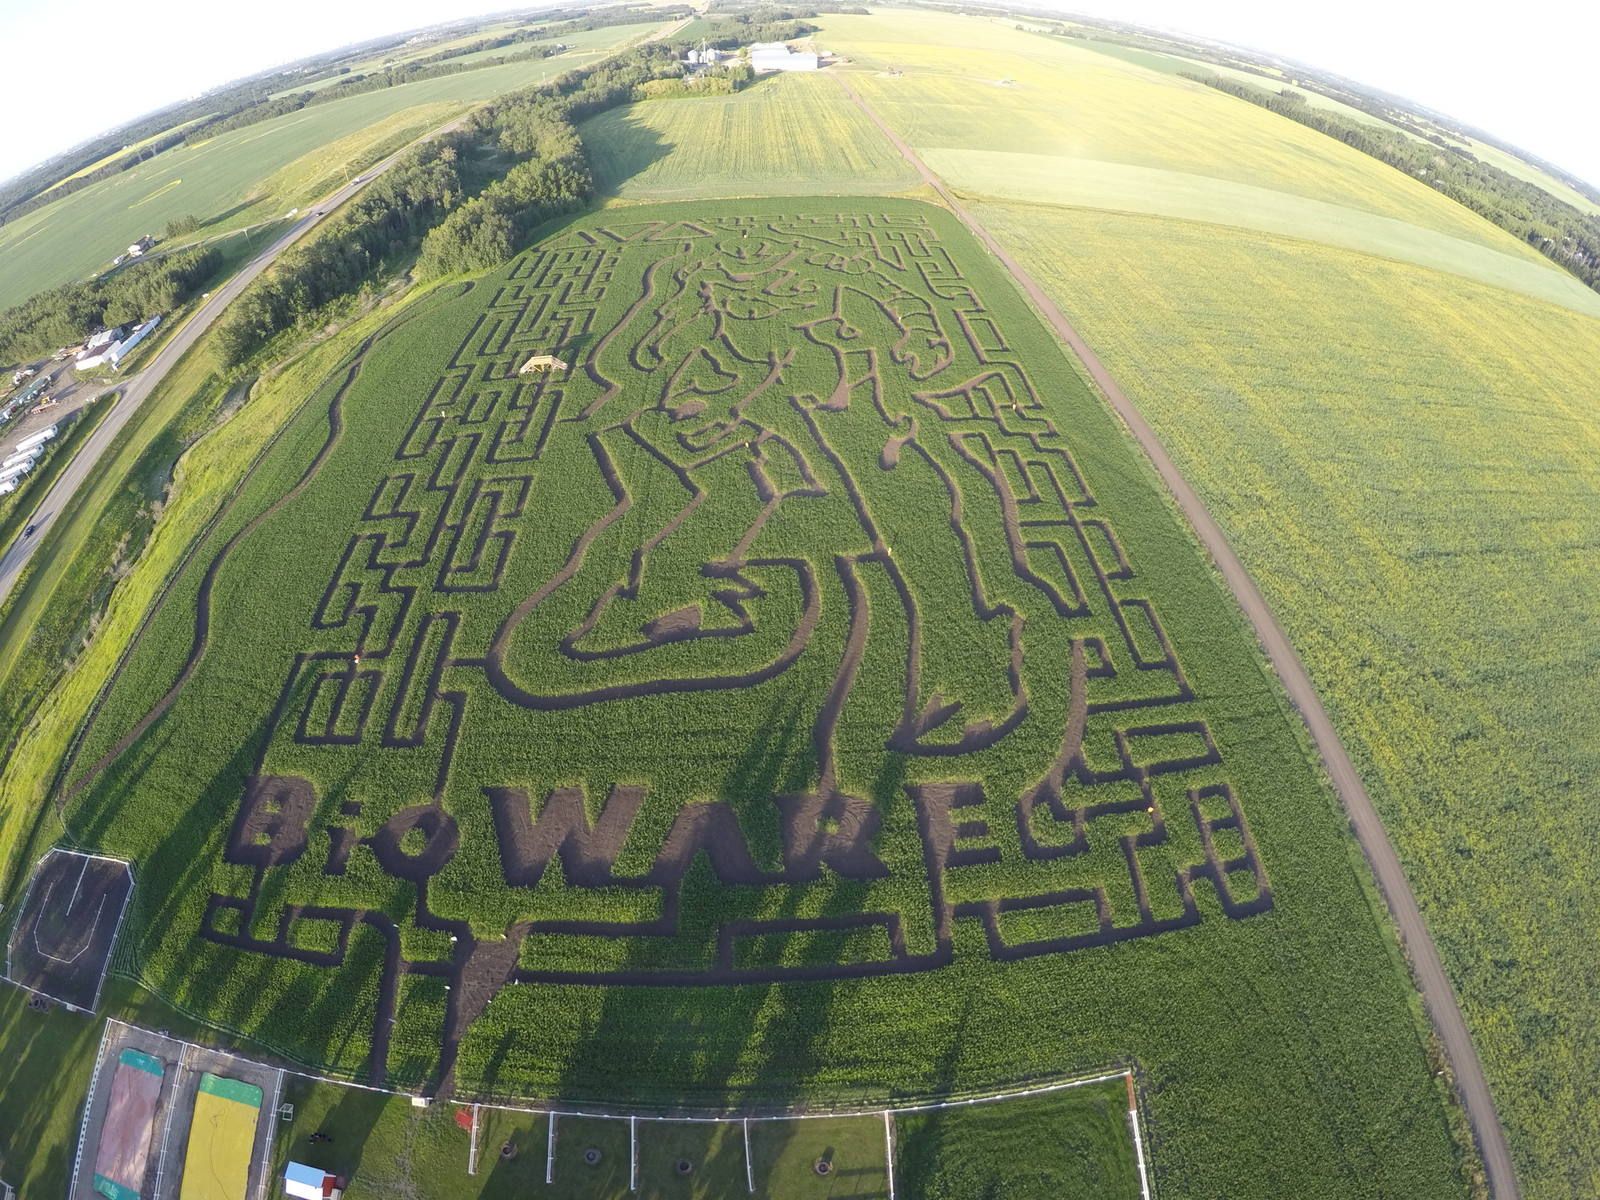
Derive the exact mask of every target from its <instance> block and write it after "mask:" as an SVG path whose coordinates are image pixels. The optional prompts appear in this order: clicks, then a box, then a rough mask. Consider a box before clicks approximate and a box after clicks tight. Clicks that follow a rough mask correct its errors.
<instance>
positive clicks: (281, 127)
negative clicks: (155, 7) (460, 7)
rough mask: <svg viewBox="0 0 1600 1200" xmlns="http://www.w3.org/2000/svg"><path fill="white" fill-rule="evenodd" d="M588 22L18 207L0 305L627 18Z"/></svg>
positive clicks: (309, 176)
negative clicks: (570, 35) (528, 50)
mask: <svg viewBox="0 0 1600 1200" xmlns="http://www.w3.org/2000/svg"><path fill="white" fill-rule="evenodd" d="M595 33H596V34H603V35H605V38H603V39H600V38H597V39H594V40H592V42H588V43H586V45H585V49H584V50H583V51H582V52H578V51H574V52H569V53H567V54H558V55H556V56H555V57H553V58H539V59H530V60H528V61H525V62H515V63H505V64H502V65H500V66H493V67H482V68H479V69H478V70H473V71H466V72H463V73H461V74H459V75H445V76H441V77H439V78H437V79H425V80H422V81H421V82H419V83H408V84H405V85H403V86H401V87H393V88H387V89H384V90H382V91H377V92H367V93H364V94H362V95H359V96H351V97H349V98H348V99H345V100H338V101H334V102H332V103H329V104H322V105H316V106H313V107H311V108H307V109H303V110H301V111H299V112H293V113H288V114H286V115H284V116H281V117H276V118H274V119H272V120H270V121H263V122H260V123H259V124H256V125H247V126H245V127H244V128H242V129H235V130H232V131H231V132H228V133H223V134H219V135H217V136H216V137H214V138H209V139H207V140H206V141H203V142H200V143H198V144H196V145H192V146H181V147H178V148H176V149H173V150H168V151H166V152H165V153H163V154H158V155H156V156H155V157H154V158H152V159H150V160H149V161H148V162H145V163H142V164H140V165H139V166H137V167H134V168H133V169H131V170H128V171H123V172H121V173H119V174H117V175H113V176H111V177H110V178H108V179H103V180H100V181H99V182H98V183H95V184H92V185H90V186H89V187H86V188H84V189H83V190H82V191H79V192H74V193H73V194H72V195H70V196H66V197H63V198H62V199H61V200H58V201H57V202H55V203H54V204H48V205H46V206H45V207H44V208H41V209H38V210H37V211H35V212H31V213H28V214H27V215H26V216H23V217H19V218H18V219H17V220H15V221H11V222H9V223H7V224H6V225H4V226H0V259H3V260H4V262H5V271H4V272H3V273H0V306H6V305H11V304H15V303H17V302H18V301H19V300H22V299H24V298H26V297H27V296H30V295H32V294H33V293H34V292H37V291H40V290H41V289H43V288H46V287H49V286H51V285H53V284H57V283H61V282H63V281H65V280H67V279H73V278H77V277H80V276H83V275H87V274H89V273H91V272H93V271H95V270H100V269H104V268H105V267H108V266H109V265H110V263H111V260H112V259H113V258H114V257H116V256H117V255H118V254H121V253H122V252H123V250H124V249H125V248H126V247H127V246H128V244H129V243H130V242H132V241H133V240H134V239H135V238H137V237H139V236H140V235H141V234H145V233H157V234H159V233H160V232H161V231H162V229H164V228H165V227H166V224H167V222H168V221H171V220H173V219H174V218H177V217H182V216H187V215H191V214H192V215H194V216H197V217H199V218H200V219H201V220H202V221H203V222H206V224H207V229H206V232H208V233H215V232H218V231H220V230H223V229H227V228H232V227H235V226H238V225H243V224H246V223H249V222H252V221H262V220H267V219H269V218H272V217H277V216H281V215H283V213H284V212H285V211H286V210H288V209H289V208H291V207H294V206H296V205H304V204H307V203H310V202H312V201H314V200H316V199H318V198H320V197H321V196H322V195H325V194H326V192H327V191H328V190H329V188H330V187H331V186H332V185H334V184H336V183H343V181H344V176H343V171H342V169H341V167H342V164H343V163H345V162H349V161H351V159H350V158H349V157H345V158H341V159H340V160H338V161H334V160H331V159H329V158H328V157H327V155H326V154H325V153H324V152H323V148H324V147H327V146H328V145H329V144H330V143H336V144H338V145H339V146H341V147H343V148H345V149H347V150H348V151H349V152H350V153H351V155H353V156H355V158H354V160H355V161H356V162H357V164H358V168H359V166H365V165H370V164H371V163H372V162H375V161H376V160H377V158H378V157H381V154H382V153H383V152H387V151H389V150H392V149H395V148H398V145H400V144H403V142H404V140H406V139H405V138H404V137H403V136H401V137H400V140H399V141H395V140H394V139H395V138H396V136H397V135H404V134H406V133H409V134H410V135H411V136H412V137H415V136H417V135H420V134H421V133H424V132H426V131H427V130H428V129H431V128H436V127H437V126H439V125H442V124H444V123H445V122H446V121H447V120H449V118H450V116H451V115H452V114H453V113H457V112H462V111H465V110H466V109H467V108H468V107H469V106H471V105H472V104H474V103H477V102H479V101H482V100H487V99H490V98H491V97H494V96H497V95H499V94H500V93H502V92H507V91H512V90H515V89H517V88H523V87H527V86H529V85H531V84H535V83H539V82H542V81H544V80H547V79H551V78H554V77H555V76H557V75H559V74H561V73H562V72H563V71H568V70H571V69H572V68H573V67H574V66H576V65H581V64H582V63H585V62H590V61H593V58H594V53H591V52H598V51H600V50H602V49H604V48H606V47H608V46H614V45H620V44H621V43H623V42H626V41H629V40H632V38H633V37H635V36H637V34H638V30H637V29H636V28H635V27H634V26H628V25H620V26H613V27H610V28H607V29H604V30H597V31H595ZM279 185H282V186H279ZM319 189H320V190H319Z"/></svg>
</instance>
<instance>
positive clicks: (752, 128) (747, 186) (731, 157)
mask: <svg viewBox="0 0 1600 1200" xmlns="http://www.w3.org/2000/svg"><path fill="white" fill-rule="evenodd" d="M582 133H583V140H584V145H585V146H586V147H587V148H588V151H589V158H590V162H591V164H592V166H593V168H594V174H595V183H596V185H597V186H598V187H599V188H600V190H601V191H602V192H607V193H610V194H613V195H617V196H621V197H624V198H626V199H629V200H689V199H700V198H709V197H718V196H774V195H794V194H803V193H812V192H816V193H824V194H834V195H838V194H855V193H863V192H865V193H893V192H897V191H906V190H909V189H911V188H913V187H915V186H916V185H917V184H918V182H919V180H918V179H917V177H916V173H915V172H913V171H912V170H911V168H910V167H909V166H908V165H907V164H906V161H905V159H903V158H901V157H900V155H899V154H898V153H897V152H896V151H895V149H894V147H893V146H891V145H889V143H888V141H887V140H886V139H885V138H884V136H883V135H882V134H881V133H880V132H878V130H877V129H875V128H874V127H873V126H872V124H871V122H869V121H868V120H867V118H866V117H865V116H864V115H863V114H862V112H861V110H860V109H858V108H857V107H856V106H855V105H854V104H851V103H850V101H849V98H848V97H846V96H845V94H844V92H843V91H842V90H841V89H840V88H839V87H838V86H837V85H836V84H835V83H834V82H833V80H831V79H828V78H825V77H823V76H820V75H779V76H775V77H771V78H768V79H764V80H761V81H760V82H758V83H757V84H756V85H755V86H753V87H750V88H746V89H745V90H744V91H741V92H736V93H734V94H733V95H731V96H710V97H706V98H704V99H693V100H674V101H670V102H662V101H651V102H647V103H644V104H634V105H630V106H628V107H626V108H617V109H612V110H611V111H610V112H607V113H603V114H601V115H600V116H598V117H595V118H594V119H592V120H590V121H588V122H586V123H585V124H584V126H583V129H582Z"/></svg>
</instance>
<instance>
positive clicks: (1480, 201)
mask: <svg viewBox="0 0 1600 1200" xmlns="http://www.w3.org/2000/svg"><path fill="white" fill-rule="evenodd" d="M1183 74H1185V75H1187V76H1188V77H1189V78H1191V79H1194V80H1196V81H1198V82H1200V83H1203V84H1205V85H1207V86H1208V87H1213V88H1216V89H1218V90H1219V91H1223V92H1227V93H1228V94H1230V95H1233V96H1238V97H1239V98H1240V99H1242V100H1248V101H1250V102H1251V103H1252V104H1259V105H1260V106H1261V107H1262V108H1266V109H1270V110H1272V111H1273V112H1275V113H1278V114H1279V115H1280V116H1285V117H1288V118H1289V119H1290V120H1291V121H1298V122H1299V123H1300V124H1302V125H1306V126H1309V127H1310V128H1312V129H1315V130H1318V131H1319V132H1321V133H1325V134H1327V135H1328V136H1329V137H1334V138H1338V139H1339V140H1340V141H1341V142H1344V143H1345V144H1346V145H1347V146H1351V147H1353V148H1354V149H1357V150H1360V151H1361V152H1362V153H1363V154H1369V155H1371V156H1372V157H1373V158H1376V159H1379V160H1381V161H1382V162H1386V163H1388V164H1389V165H1390V166H1392V167H1396V168H1398V169H1399V170H1402V171H1405V172H1406V173H1407V174H1409V175H1414V176H1416V177H1417V178H1418V179H1421V180H1422V181H1423V182H1425V183H1427V184H1429V185H1431V186H1432V187H1433V188H1435V189H1436V190H1438V191H1439V192H1442V193H1443V194H1444V195H1446V196H1449V197H1450V198H1451V199H1452V200H1455V201H1456V202H1458V203H1460V204H1464V205H1466V207H1468V208H1470V209H1472V211H1473V212H1475V213H1477V214H1479V215H1480V216H1482V217H1486V218H1487V219H1488V220H1490V221H1493V222H1494V223H1495V224H1496V225H1498V226H1500V228H1502V229H1504V230H1506V231H1507V232H1509V233H1511V234H1513V235H1515V236H1516V237H1519V238H1521V239H1522V240H1523V241H1525V242H1527V243H1528V244H1529V245H1530V246H1532V247H1533V248H1534V249H1536V250H1538V251H1539V252H1540V253H1542V254H1543V255H1545V257H1547V258H1549V259H1550V260H1551V261H1553V262H1555V263H1556V264H1557V265H1559V266H1561V267H1564V268H1565V269H1566V270H1568V271H1570V272H1571V273H1572V274H1573V275H1576V276H1577V277H1578V278H1579V279H1581V280H1582V281H1583V282H1584V283H1586V284H1588V285H1589V286H1590V287H1591V288H1594V289H1595V290H1596V291H1600V217H1597V216H1594V215H1591V214H1589V213H1583V212H1579V211H1578V209H1576V208H1574V207H1573V206H1572V205H1570V204H1568V203H1566V202H1565V201H1563V200H1558V199H1557V198H1556V197H1554V196H1552V195H1551V194H1550V193H1549V192H1547V191H1545V189H1544V188H1542V187H1539V186H1538V185H1537V184H1534V183H1529V182H1528V181H1527V180H1524V179H1518V178H1517V177H1516V176H1515V175H1512V174H1510V173H1508V172H1506V171H1502V170H1501V169H1500V168H1499V167H1495V166H1491V165H1490V164H1488V163H1486V162H1483V161H1482V160H1480V159H1479V158H1478V157H1477V156H1475V155H1474V154H1472V153H1471V152H1469V151H1467V150H1465V149H1461V148H1459V147H1456V146H1452V145H1449V144H1448V143H1445V142H1444V141H1443V139H1433V141H1432V142H1430V143H1423V142H1421V141H1418V140H1417V139H1416V138H1415V137H1413V136H1411V135H1409V134H1405V133H1402V132H1400V131H1399V130H1398V129H1384V128H1380V127H1377V126H1373V125H1368V124H1365V123H1362V122H1358V121H1355V120H1353V119H1351V118H1349V117H1345V116H1342V115H1340V114H1339V113H1337V112H1333V111H1331V110H1328V109H1324V108H1317V107H1314V106H1313V105H1311V104H1309V103H1307V102H1306V98H1305V97H1304V96H1303V95H1301V94H1300V93H1299V92H1297V91H1295V90H1294V89H1293V88H1283V89H1281V90H1280V91H1276V92H1274V91H1268V90H1266V89H1265V88H1258V87H1252V86H1251V85H1250V84H1247V83H1242V82H1240V81H1238V80H1234V79H1223V78H1219V77H1218V76H1216V75H1211V74H1207V73H1201V72H1188V71H1185V72H1183Z"/></svg>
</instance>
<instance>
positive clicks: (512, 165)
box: [217, 5, 820, 365]
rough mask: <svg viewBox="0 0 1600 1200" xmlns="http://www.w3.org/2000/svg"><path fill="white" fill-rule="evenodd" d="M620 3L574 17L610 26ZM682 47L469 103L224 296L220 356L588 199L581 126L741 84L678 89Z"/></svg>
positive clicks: (467, 256) (439, 270) (478, 262)
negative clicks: (438, 133)
mask: <svg viewBox="0 0 1600 1200" xmlns="http://www.w3.org/2000/svg"><path fill="white" fill-rule="evenodd" d="M629 11H630V10H626V9H623V10H617V11H616V13H614V14H605V15H602V16H595V17H590V18H585V21H592V22H598V23H602V24H605V23H612V22H614V21H616V20H620V19H622V17H623V15H624V14H626V13H628V12H629ZM685 11H687V10H685ZM817 11H820V10H818V9H815V8H807V9H804V10H793V9H782V8H776V7H773V6H770V5H758V6H754V7H743V8H739V9H738V10H736V11H733V12H729V13H719V14H718V15H717V19H716V20H715V22H714V23H713V24H712V26H711V28H710V30H709V31H708V32H707V33H706V34H705V35H704V36H705V38H706V40H707V41H709V42H710V43H711V44H713V45H724V44H726V45H729V46H735V45H743V44H747V43H748V42H750V41H762V40H778V39H783V38H793V37H798V36H801V35H802V34H804V33H805V32H808V31H809V30H811V29H814V28H815V26H811V25H807V24H806V23H805V22H804V21H803V20H802V19H801V18H802V17H803V16H806V15H814V14H815V13H816V12H817ZM633 15H635V16H637V13H634V14H633ZM699 40H700V39H699V38H695V39H694V41H695V42H696V44H698V42H699ZM686 48H687V44H686V43H684V42H682V41H677V42H658V43H651V44H646V45H642V46H638V47H635V48H634V49H632V50H630V51H629V52H628V53H626V54H624V55H622V56H620V57H617V58H613V59H610V60H607V61H604V62H600V63H596V64H595V65H593V66H589V67H584V68H582V69H580V70H577V71H570V72H568V73H566V74H564V75H562V76H560V77H559V78H557V79H555V80H553V81H551V82H550V83H546V84H541V85H538V86H536V87H532V88H527V89H524V90H523V91H520V92H513V93H511V94H509V95H507V96H504V97H501V98H500V99H499V100H497V101H495V102H494V103H493V104H489V105H486V106H484V107H482V108H480V109H478V110H477V111H476V112H474V113H473V114H472V116H471V117H469V118H468V119H467V120H466V122H465V123H464V124H463V125H462V127H461V128H460V129H459V130H457V131H456V132H455V133H453V134H451V135H450V137H449V138H446V139H439V140H437V141H435V142H432V143H429V144H427V145H425V146H423V147H421V148H419V149H418V150H416V151H413V152H412V154H411V155H410V156H409V157H408V158H407V159H405V160H402V162H401V163H400V164H399V165H397V166H396V167H395V168H394V169H393V170H392V171H390V172H388V173H387V174H386V175H383V176H380V177H379V178H378V179H377V180H375V181H373V183H372V184H370V185H369V186H368V187H367V189H366V190H365V191H364V192H363V193H362V194H361V196H360V198H359V199H357V200H355V201H353V202H352V204H351V206H350V208H349V210H348V211H346V212H345V213H344V214H342V215H341V216H339V217H338V218H337V219H336V220H335V221H334V222H332V223H330V226H329V227H328V229H327V230H326V231H325V232H324V233H323V234H322V235H320V236H319V237H318V238H317V239H316V240H315V241H314V242H312V243H311V244H309V245H307V246H305V247H303V248H296V249H295V250H291V251H288V252H286V253H285V254H284V255H283V257H282V258H280V259H279V261H278V263H277V264H276V265H275V266H274V267H273V269H272V270H271V271H269V272H267V273H266V274H265V275H263V276H262V277H261V278H260V279H259V280H257V281H256V283H255V284H254V285H252V287H251V288H250V289H248V290H246V292H245V293H244V294H243V295H242V296H240V297H239V299H238V300H237V301H235V302H234V304H233V306H232V308H231V309H230V310H229V312H228V314H227V316H225V317H224V318H223V320H222V322H221V323H220V324H219V325H218V328H217V339H218V345H219V348H220V351H221V354H222V357H223V359H224V361H225V362H227V363H228V364H229V365H233V364H235V363H238V362H241V361H243V360H244V359H245V358H247V357H249V356H250V355H251V354H253V353H255V351H256V350H258V349H259V348H260V347H261V346H262V345H264V344H265V343H266V342H267V341H268V340H270V339H271V338H272V337H274V336H275V335H277V334H278V333H280V332H282V331H283V330H285V329H289V328H291V327H292V326H294V325H296V324H298V323H300V322H302V321H304V320H307V319H309V318H310V317H311V316H312V314H313V313H315V312H316V311H317V310H318V309H319V308H321V307H322V306H323V305H325V304H327V303H329V302H330V301H332V300H335V299H337V298H339V297H341V296H345V295H349V294H351V293H353V292H355V291H357V290H359V289H360V288H361V287H363V286H365V285H366V284H367V283H368V282H370V281H371V280H372V279H373V278H375V277H376V275H377V274H378V272H379V271H380V270H381V269H382V268H383V267H384V265H385V264H386V263H391V264H392V263H397V262H400V261H402V260H404V259H405V258H406V257H408V256H409V255H410V254H411V253H412V252H415V253H416V255H417V258H416V264H415V268H414V270H415V274H416V275H417V277H418V278H421V279H433V278H437V277H439V276H442V275H451V274H455V273H457V272H467V271H482V270H486V269H488V268H490V267H493V266H495V265H497V264H499V263H502V262H504V261H505V260H506V259H508V258H510V257H511V256H512V255H513V254H515V253H516V252H517V251H518V250H519V249H520V248H521V247H522V246H523V245H525V244H526V243H527V241H528V240H529V239H530V238H531V237H532V236H533V233H534V231H535V230H536V229H538V228H539V227H540V226H541V225H543V224H544V223H545V222H547V221H549V220H551V219H553V218H555V217H559V216H562V215H564V214H567V213H571V212H575V211H577V210H578V209H581V208H583V207H584V206H585V205H587V204H588V203H589V202H590V200H591V199H592V198H593V194H594V182H593V179H592V177H591V175H590V172H589V163H588V158H587V156H586V155H585V153H584V148H583V141H582V139H581V138H580V137H579V135H578V131H577V126H578V125H579V124H580V123H581V122H583V121H585V120H587V119H588V118H590V117H592V116H595V115H596V114H598V113H601V112H604V111H606V110H607V109H610V108H614V107H616V106H618V105H621V104H631V103H634V102H637V101H642V100H648V99H655V98H659V97H663V96H675V95H706V94H714V93H718V92H729V91H733V90H735V89H737V88H738V87H741V86H743V85H744V84H745V83H746V82H748V81H749V78H750V74H749V71H748V69H746V68H744V67H741V66H738V65H736V64H735V65H730V66H728V67H726V68H723V69H721V70H719V71H716V72H710V73H703V74H702V75H701V76H699V77H697V78H696V79H695V80H694V81H693V83H692V85H691V82H690V81H689V80H688V79H686V77H685V75H684V67H683V61H682V54H683V51H684V50H685V49H686ZM485 158H488V159H490V160H492V161H494V162H496V163H501V164H503V163H509V166H505V167H503V169H500V170H497V171H496V173H495V176H494V177H493V178H491V179H489V180H487V181H482V180H479V179H477V178H475V177H474V170H473V164H475V163H479V162H481V161H483V160H484V159H485Z"/></svg>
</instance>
